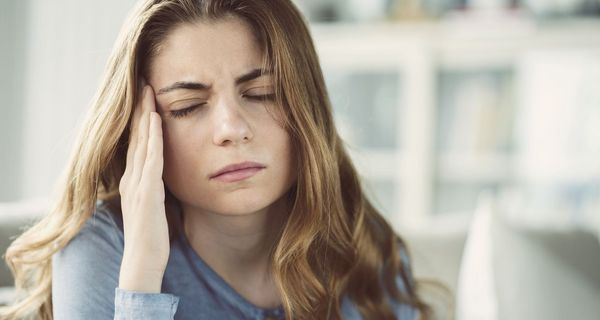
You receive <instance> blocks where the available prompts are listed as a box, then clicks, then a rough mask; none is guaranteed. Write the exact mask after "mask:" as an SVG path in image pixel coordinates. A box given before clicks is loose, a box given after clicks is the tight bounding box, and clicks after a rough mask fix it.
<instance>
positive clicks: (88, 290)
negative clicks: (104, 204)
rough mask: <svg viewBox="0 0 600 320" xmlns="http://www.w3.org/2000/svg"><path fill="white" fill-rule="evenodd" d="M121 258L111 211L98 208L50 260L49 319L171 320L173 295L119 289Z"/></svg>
mask: <svg viewBox="0 0 600 320" xmlns="http://www.w3.org/2000/svg"><path fill="white" fill-rule="evenodd" d="M122 256H123V239H122V234H119V229H118V227H117V226H116V225H115V222H114V221H113V220H112V218H111V214H110V213H109V212H107V211H106V210H99V211H97V212H96V213H95V214H94V216H93V217H92V218H90V219H89V220H88V221H87V222H86V224H85V225H84V227H83V228H82V230H81V231H80V232H79V234H78V235H77V236H75V237H74V238H73V239H72V240H71V242H69V244H68V245H67V246H66V247H65V248H63V249H62V250H60V251H59V252H57V253H56V254H55V255H54V257H53V259H52V264H53V268H52V302H53V314H54V319H61V320H62V319H64V320H70V319H86V320H96V319H98V320H100V319H107V320H108V319H173V316H174V314H175V312H176V310H177V305H178V302H179V298H178V297H176V296H175V295H172V294H168V293H143V292H136V291H128V290H123V289H120V288H118V283H119V269H120V266H121V259H122Z"/></svg>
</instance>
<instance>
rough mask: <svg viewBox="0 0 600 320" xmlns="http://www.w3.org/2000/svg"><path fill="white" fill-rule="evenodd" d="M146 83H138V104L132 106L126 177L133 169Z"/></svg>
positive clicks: (143, 81)
mask: <svg viewBox="0 0 600 320" xmlns="http://www.w3.org/2000/svg"><path fill="white" fill-rule="evenodd" d="M145 87H146V81H145V80H144V79H143V78H142V79H141V81H140V86H139V88H138V92H139V93H140V95H139V96H140V98H138V102H137V103H136V105H135V106H134V110H133V117H132V119H131V124H130V128H129V143H128V147H127V162H126V167H125V173H124V176H128V175H130V174H131V169H132V168H133V156H134V154H135V150H136V145H137V136H138V128H139V125H140V119H141V117H142V113H143V112H142V111H143V110H142V109H143V108H142V102H143V100H144V94H145V90H144V89H145Z"/></svg>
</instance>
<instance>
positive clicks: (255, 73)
mask: <svg viewBox="0 0 600 320" xmlns="http://www.w3.org/2000/svg"><path fill="white" fill-rule="evenodd" d="M269 74H271V71H270V70H264V69H253V70H251V71H250V72H248V73H245V74H243V75H241V76H239V77H237V78H236V79H235V85H236V86H237V85H240V84H242V83H244V82H248V81H250V80H254V79H256V78H258V77H260V76H263V75H269ZM209 88H210V86H209V85H207V84H204V83H200V82H191V81H177V82H175V83H173V84H172V85H170V86H166V87H164V88H162V89H160V90H158V92H157V93H156V95H157V96H158V95H161V94H164V93H167V92H171V91H173V90H177V89H188V90H206V89H209Z"/></svg>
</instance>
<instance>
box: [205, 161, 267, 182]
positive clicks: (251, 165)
mask: <svg viewBox="0 0 600 320" xmlns="http://www.w3.org/2000/svg"><path fill="white" fill-rule="evenodd" d="M265 168H266V166H265V165H264V164H262V163H258V162H251V161H246V162H241V163H235V164H231V165H228V166H225V167H223V168H221V169H220V170H218V171H216V172H214V173H212V174H211V175H210V176H209V180H217V181H221V182H235V181H241V180H244V179H248V178H250V177H252V176H254V175H255V174H257V173H258V172H259V171H261V170H263V169H265Z"/></svg>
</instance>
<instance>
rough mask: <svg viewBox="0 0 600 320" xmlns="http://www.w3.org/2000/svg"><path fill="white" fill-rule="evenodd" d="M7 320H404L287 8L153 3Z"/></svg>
mask: <svg viewBox="0 0 600 320" xmlns="http://www.w3.org/2000/svg"><path fill="white" fill-rule="evenodd" d="M63 185H64V189H63V190H61V193H60V197H59V198H58V199H57V202H56V206H55V207H53V208H52V210H51V212H50V213H49V215H47V216H46V217H45V218H44V219H43V220H42V221H40V222H39V223H38V224H36V225H35V226H33V227H32V228H30V229H29V230H28V231H26V232H25V233H24V234H23V235H21V236H20V237H19V238H18V239H16V240H15V241H14V243H13V244H12V245H11V247H10V248H9V249H8V251H7V253H6V260H7V262H8V264H9V266H10V267H11V269H12V271H13V273H14V276H15V281H16V287H17V290H18V299H17V301H16V302H15V303H14V305H12V306H9V307H6V308H4V309H3V310H2V311H1V313H0V316H2V318H3V319H22V318H27V317H35V318H40V319H53V318H54V319H61V320H63V319H89V320H93V319H112V318H113V317H114V318H117V319H173V318H175V319H415V318H417V317H418V316H421V317H423V318H426V317H427V316H428V314H429V308H428V307H427V305H425V304H424V303H423V302H422V300H421V299H420V297H419V296H418V295H417V290H416V283H415V281H414V279H413V278H412V275H411V271H410V262H409V256H408V253H407V250H406V248H405V245H404V243H403V242H402V240H401V239H400V238H399V237H398V236H397V235H396V234H394V232H393V230H392V228H391V227H390V225H389V224H388V223H387V222H386V221H385V220H384V219H383V218H382V216H381V215H380V214H379V213H378V212H377V211H376V210H375V209H374V208H373V206H372V205H371V203H370V202H369V201H368V200H367V198H366V197H365V195H364V193H363V191H362V189H361V186H360V181H359V178H358V174H357V172H356V170H355V169H354V167H353V166H352V163H351V161H350V158H349V157H348V155H347V153H346V152H345V150H344V146H343V142H342V140H341V139H340V137H339V136H338V134H337V132H336V129H335V127H334V122H333V119H332V114H331V106H330V103H329V100H328V97H327V92H326V90H325V84H324V81H323V76H322V72H321V69H320V67H319V63H318V59H317V56H316V54H315V50H314V46H313V43H312V40H311V38H310V35H309V32H308V30H307V27H306V25H305V23H304V22H303V20H302V17H301V15H300V14H299V12H298V10H297V9H296V8H295V7H294V5H293V4H292V3H291V2H290V1H289V0H164V1H163V0H146V1H142V2H141V3H140V4H139V6H138V7H137V8H136V10H135V11H134V12H133V14H132V15H131V17H130V18H129V20H128V23H127V24H126V25H125V27H124V29H123V30H122V32H121V36H120V38H119V40H118V42H117V45H116V47H115V50H114V52H113V54H112V56H111V58H110V61H109V64H108V67H107V73H106V77H105V79H104V81H103V83H102V85H101V87H100V90H99V92H98V95H97V97H96V99H95V104H94V107H93V108H92V110H91V113H90V114H89V116H88V117H87V121H86V123H85V125H84V127H83V131H82V133H81V135H80V137H79V140H78V142H77V143H76V149H75V151H74V153H73V155H72V157H71V160H70V164H69V166H68V170H67V171H66V175H65V180H64V184H63Z"/></svg>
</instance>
